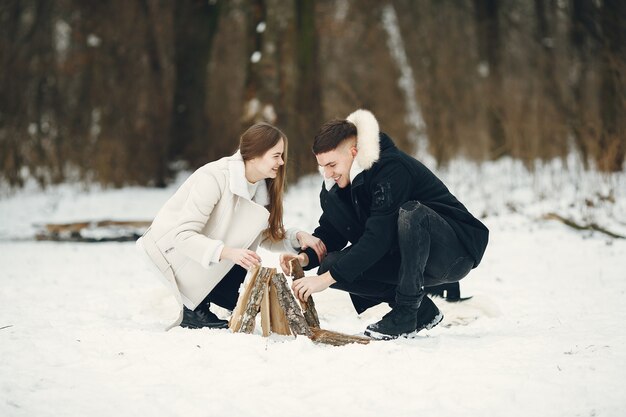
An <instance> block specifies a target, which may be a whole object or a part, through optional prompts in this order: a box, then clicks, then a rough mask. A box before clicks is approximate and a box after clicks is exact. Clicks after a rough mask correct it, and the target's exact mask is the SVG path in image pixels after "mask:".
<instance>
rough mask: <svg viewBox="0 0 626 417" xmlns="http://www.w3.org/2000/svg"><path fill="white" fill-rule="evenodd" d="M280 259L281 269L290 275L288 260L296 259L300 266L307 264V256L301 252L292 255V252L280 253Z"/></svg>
mask: <svg viewBox="0 0 626 417" xmlns="http://www.w3.org/2000/svg"><path fill="white" fill-rule="evenodd" d="M278 259H279V260H280V268H281V269H282V270H283V273H284V274H285V275H291V268H290V266H289V261H291V260H292V259H297V260H298V261H299V262H300V266H302V267H305V266H307V265H308V264H309V257H308V256H307V255H306V253H301V254H300V255H294V254H292V253H281V254H280V256H279V257H278Z"/></svg>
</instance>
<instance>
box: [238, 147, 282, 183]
mask: <svg viewBox="0 0 626 417" xmlns="http://www.w3.org/2000/svg"><path fill="white" fill-rule="evenodd" d="M284 152H285V141H284V140H283V139H280V140H279V141H278V143H276V145H274V146H272V147H271V148H270V149H269V150H268V151H266V152H265V153H264V154H263V155H261V156H258V157H256V158H252V159H250V160H248V161H246V178H247V180H248V181H249V182H257V181H260V180H263V179H266V178H276V176H277V175H278V171H279V170H280V169H281V167H282V166H283V165H285V161H284V160H283V153H284Z"/></svg>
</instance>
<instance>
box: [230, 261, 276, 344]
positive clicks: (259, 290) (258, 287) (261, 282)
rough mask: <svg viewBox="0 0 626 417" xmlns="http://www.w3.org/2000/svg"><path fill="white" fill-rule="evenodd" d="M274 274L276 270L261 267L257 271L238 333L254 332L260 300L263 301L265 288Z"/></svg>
mask: <svg viewBox="0 0 626 417" xmlns="http://www.w3.org/2000/svg"><path fill="white" fill-rule="evenodd" d="M274 274H276V268H263V267H261V269H260V270H259V273H258V275H257V278H256V281H255V282H254V286H253V287H252V290H251V292H250V298H249V300H248V303H247V304H246V307H245V308H244V310H243V314H242V317H241V328H240V329H239V331H240V332H242V333H252V332H253V331H254V326H255V321H256V315H257V314H258V313H259V310H260V308H261V300H262V299H263V293H264V292H265V287H266V286H267V284H268V281H269V280H270V278H271V277H272V276H273V275H274Z"/></svg>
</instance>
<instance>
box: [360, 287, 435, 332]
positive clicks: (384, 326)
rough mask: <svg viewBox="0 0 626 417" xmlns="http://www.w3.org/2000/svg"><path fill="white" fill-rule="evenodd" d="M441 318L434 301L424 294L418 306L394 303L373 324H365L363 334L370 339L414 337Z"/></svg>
mask: <svg viewBox="0 0 626 417" xmlns="http://www.w3.org/2000/svg"><path fill="white" fill-rule="evenodd" d="M441 320H443V314H442V313H441V312H440V311H439V309H438V308H437V306H436V305H435V303H433V301H432V300H431V299H430V298H428V297H427V296H424V297H423V298H422V301H421V303H420V305H419V307H416V306H415V305H396V306H395V307H394V308H393V309H392V310H391V311H390V312H389V313H387V314H385V315H384V316H383V318H382V319H381V320H380V321H379V322H377V323H374V324H370V325H369V326H367V329H366V330H365V335H366V336H368V337H371V338H372V339H378V340H391V339H396V338H398V337H406V338H410V337H414V336H416V335H417V333H418V332H419V331H420V330H424V329H426V330H430V329H432V328H433V327H435V326H436V325H437V324H439V323H440V322H441Z"/></svg>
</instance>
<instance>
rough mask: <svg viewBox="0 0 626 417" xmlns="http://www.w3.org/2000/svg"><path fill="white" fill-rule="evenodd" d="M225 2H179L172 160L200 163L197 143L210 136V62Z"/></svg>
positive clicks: (177, 8) (177, 11)
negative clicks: (182, 159)
mask: <svg viewBox="0 0 626 417" xmlns="http://www.w3.org/2000/svg"><path fill="white" fill-rule="evenodd" d="M221 6H222V5H221V1H215V2H209V1H206V0H205V1H201V0H187V1H177V2H175V10H174V36H175V54H174V59H175V66H176V80H175V89H174V102H173V109H172V131H171V145H170V149H169V157H170V159H175V158H177V157H181V156H184V157H186V158H187V159H188V160H194V159H196V160H197V159H198V157H200V158H201V157H202V155H197V152H194V150H197V149H198V148H196V147H194V146H193V145H194V142H203V141H205V140H206V137H207V135H208V132H207V127H208V124H207V119H206V111H205V106H206V100H207V83H208V80H207V78H208V70H209V58H210V56H211V47H212V42H213V37H214V35H215V32H216V30H217V25H218V21H219V13H220V8H221Z"/></svg>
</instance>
